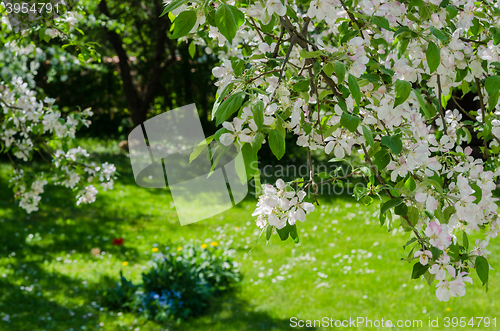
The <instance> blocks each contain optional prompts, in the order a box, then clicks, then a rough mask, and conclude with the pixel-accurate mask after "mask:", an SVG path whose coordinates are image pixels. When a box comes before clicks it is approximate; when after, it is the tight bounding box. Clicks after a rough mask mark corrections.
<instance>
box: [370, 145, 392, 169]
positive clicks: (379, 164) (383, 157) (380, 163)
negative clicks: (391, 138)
mask: <svg viewBox="0 0 500 331" xmlns="http://www.w3.org/2000/svg"><path fill="white" fill-rule="evenodd" d="M389 162H391V157H390V155H389V154H388V153H387V149H385V148H382V149H381V150H380V151H378V152H377V153H375V155H374V156H373V165H374V166H375V167H376V168H377V171H379V172H380V171H381V170H383V169H385V167H387V165H388V164H389Z"/></svg>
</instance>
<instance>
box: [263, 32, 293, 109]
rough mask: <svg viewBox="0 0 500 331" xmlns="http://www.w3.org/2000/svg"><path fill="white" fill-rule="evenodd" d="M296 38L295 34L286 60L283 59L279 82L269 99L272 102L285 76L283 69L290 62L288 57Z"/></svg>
mask: <svg viewBox="0 0 500 331" xmlns="http://www.w3.org/2000/svg"><path fill="white" fill-rule="evenodd" d="M296 40H297V38H296V37H295V36H293V37H292V40H291V41H290V46H289V48H288V51H287V52H286V56H285V60H284V61H283V65H282V66H281V70H280V76H279V78H278V84H276V88H275V89H274V92H273V95H272V96H271V98H270V99H269V100H270V101H269V102H270V103H271V102H272V101H273V100H274V97H275V96H276V91H277V90H278V88H279V86H280V83H281V79H282V78H283V71H285V67H286V64H287V62H288V59H289V58H290V53H292V49H293V45H294V44H295V41H296Z"/></svg>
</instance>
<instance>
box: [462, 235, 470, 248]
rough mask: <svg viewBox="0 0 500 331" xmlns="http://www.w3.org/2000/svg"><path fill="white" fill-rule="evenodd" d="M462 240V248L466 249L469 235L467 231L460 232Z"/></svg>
mask: <svg viewBox="0 0 500 331" xmlns="http://www.w3.org/2000/svg"><path fill="white" fill-rule="evenodd" d="M462 241H463V243H462V244H463V246H464V248H465V249H466V250H467V249H469V237H467V233H465V231H463V232H462Z"/></svg>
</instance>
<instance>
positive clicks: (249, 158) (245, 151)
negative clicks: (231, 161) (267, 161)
mask: <svg viewBox="0 0 500 331" xmlns="http://www.w3.org/2000/svg"><path fill="white" fill-rule="evenodd" d="M241 154H242V155H243V161H244V166H243V167H242V166H241V165H239V166H240V167H239V168H237V169H240V171H239V172H237V174H238V176H239V177H240V180H241V183H242V184H245V183H246V182H248V181H249V180H250V179H251V178H252V177H253V176H254V175H255V172H256V169H255V168H254V167H253V166H252V165H253V162H255V161H257V153H255V150H254V149H253V147H252V145H250V144H244V145H243V147H242V148H241ZM236 160H240V158H237V159H236ZM243 170H244V171H243ZM257 170H258V169H257Z"/></svg>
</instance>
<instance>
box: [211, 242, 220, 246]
mask: <svg viewBox="0 0 500 331" xmlns="http://www.w3.org/2000/svg"><path fill="white" fill-rule="evenodd" d="M210 245H212V246H213V247H215V246H219V244H218V243H217V242H216V241H212V243H211V244H210Z"/></svg>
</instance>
